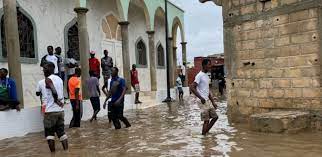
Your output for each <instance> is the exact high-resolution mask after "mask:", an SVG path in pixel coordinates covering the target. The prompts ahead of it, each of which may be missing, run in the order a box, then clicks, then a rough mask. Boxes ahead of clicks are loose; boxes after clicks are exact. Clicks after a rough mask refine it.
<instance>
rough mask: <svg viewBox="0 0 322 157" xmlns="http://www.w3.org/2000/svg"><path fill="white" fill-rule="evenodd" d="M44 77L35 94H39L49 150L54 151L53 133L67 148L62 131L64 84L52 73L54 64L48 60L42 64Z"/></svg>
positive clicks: (65, 138)
mask: <svg viewBox="0 0 322 157" xmlns="http://www.w3.org/2000/svg"><path fill="white" fill-rule="evenodd" d="M43 71H44V75H45V77H46V78H45V79H43V80H41V81H39V83H38V86H37V90H36V95H37V96H40V95H41V102H42V103H43V104H42V108H43V109H42V111H43V112H44V121H43V122H44V127H45V136H46V139H47V142H48V146H49V149H50V151H51V152H55V133H56V134H57V136H58V137H59V140H60V142H61V143H62V145H63V148H64V150H67V149H68V142H67V135H66V134H65V131H64V127H65V125H64V108H63V106H64V104H63V102H64V95H63V90H64V85H63V80H62V79H61V78H60V77H58V76H57V75H54V71H55V65H54V63H51V62H48V63H46V64H45V65H43Z"/></svg>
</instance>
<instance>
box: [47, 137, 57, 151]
mask: <svg viewBox="0 0 322 157" xmlns="http://www.w3.org/2000/svg"><path fill="white" fill-rule="evenodd" d="M47 142H48V147H49V149H50V151H51V152H52V153H53V152H55V151H56V148H55V140H47Z"/></svg>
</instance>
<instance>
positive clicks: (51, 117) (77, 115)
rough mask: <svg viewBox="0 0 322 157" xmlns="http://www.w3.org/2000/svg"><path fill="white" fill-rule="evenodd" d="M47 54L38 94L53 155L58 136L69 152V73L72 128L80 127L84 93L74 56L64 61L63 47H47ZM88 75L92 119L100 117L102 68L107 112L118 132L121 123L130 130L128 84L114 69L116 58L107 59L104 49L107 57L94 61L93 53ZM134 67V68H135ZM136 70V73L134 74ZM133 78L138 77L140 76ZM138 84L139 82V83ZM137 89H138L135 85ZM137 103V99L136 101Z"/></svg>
mask: <svg viewBox="0 0 322 157" xmlns="http://www.w3.org/2000/svg"><path fill="white" fill-rule="evenodd" d="M47 51H48V54H47V55H45V56H44V57H43V58H42V60H41V64H40V65H41V67H42V68H43V73H44V77H45V78H44V79H42V80H41V81H39V82H38V86H37V90H36V95H37V96H40V98H41V110H42V113H43V115H44V121H43V123H44V127H45V136H46V139H47V141H48V146H49V148H50V150H51V152H55V134H57V136H58V137H59V139H60V141H61V143H62V145H63V148H64V149H65V150H67V149H68V142H67V135H66V134H65V131H64V109H63V106H64V79H65V75H66V74H67V85H66V86H67V91H68V97H69V99H70V104H71V106H72V110H73V117H72V120H71V122H70V125H69V127H70V128H73V127H80V123H81V118H82V98H83V97H82V90H81V81H82V80H81V73H82V72H81V68H80V67H79V66H78V63H77V61H76V59H75V58H74V56H73V54H72V53H70V52H67V57H68V58H67V59H66V60H65V62H63V59H62V57H61V56H60V54H61V48H59V47H58V48H56V49H55V53H54V49H53V46H48V47H47ZM90 56H91V58H89V67H90V68H89V75H90V78H88V79H87V80H85V81H86V85H87V87H86V88H87V90H86V91H88V95H89V96H90V101H91V104H92V106H93V111H94V113H93V116H92V118H91V119H90V121H91V122H92V121H93V120H97V114H98V113H99V111H100V110H101V109H100V106H101V105H100V96H101V90H100V85H99V79H100V74H101V73H100V69H101V68H102V76H103V78H104V86H103V88H102V91H103V93H104V94H105V95H106V100H105V102H104V105H103V107H104V109H105V108H106V107H107V108H108V117H109V121H110V122H113V124H114V127H115V129H121V123H120V121H122V122H123V123H124V124H125V126H126V127H127V128H128V127H131V124H130V123H129V121H128V120H127V118H125V117H124V116H123V110H124V96H125V93H126V90H127V88H126V82H125V80H124V79H123V78H121V77H119V76H118V72H119V69H118V68H117V67H113V59H112V58H111V57H109V56H108V51H107V50H104V57H103V58H102V59H101V63H100V61H99V60H98V59H97V58H95V52H94V51H91V52H90ZM133 67H135V66H133ZM135 71H136V70H133V73H135ZM135 75H136V76H134V78H136V77H137V73H136V74H135ZM136 79H137V78H136ZM136 83H137V84H138V79H137V80H136ZM133 86H134V87H136V90H137V89H139V86H138V85H136V84H134V85H133ZM137 100H138V99H137Z"/></svg>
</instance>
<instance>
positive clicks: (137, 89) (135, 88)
mask: <svg viewBox="0 0 322 157" xmlns="http://www.w3.org/2000/svg"><path fill="white" fill-rule="evenodd" d="M134 91H135V92H136V93H138V92H140V84H135V85H134Z"/></svg>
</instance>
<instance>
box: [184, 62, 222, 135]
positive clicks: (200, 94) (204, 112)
mask: <svg viewBox="0 0 322 157" xmlns="http://www.w3.org/2000/svg"><path fill="white" fill-rule="evenodd" d="M210 68H211V61H210V60H209V59H204V60H203V61H202V71H200V72H199V73H198V75H197V76H196V77H195V81H194V82H193V83H192V84H191V86H190V90H191V92H192V93H193V94H194V95H195V96H196V97H197V98H199V99H200V100H196V103H198V105H199V107H200V109H201V120H202V121H204V124H203V128H202V135H206V134H207V133H208V132H209V130H210V129H211V128H212V127H213V126H214V124H215V123H216V121H217V120H218V116H217V113H216V109H217V105H216V103H215V100H214V97H213V96H212V93H211V92H210V91H209V82H210V79H209V76H208V75H207V73H208V71H209V70H210ZM211 104H212V106H213V107H212V106H211Z"/></svg>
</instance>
